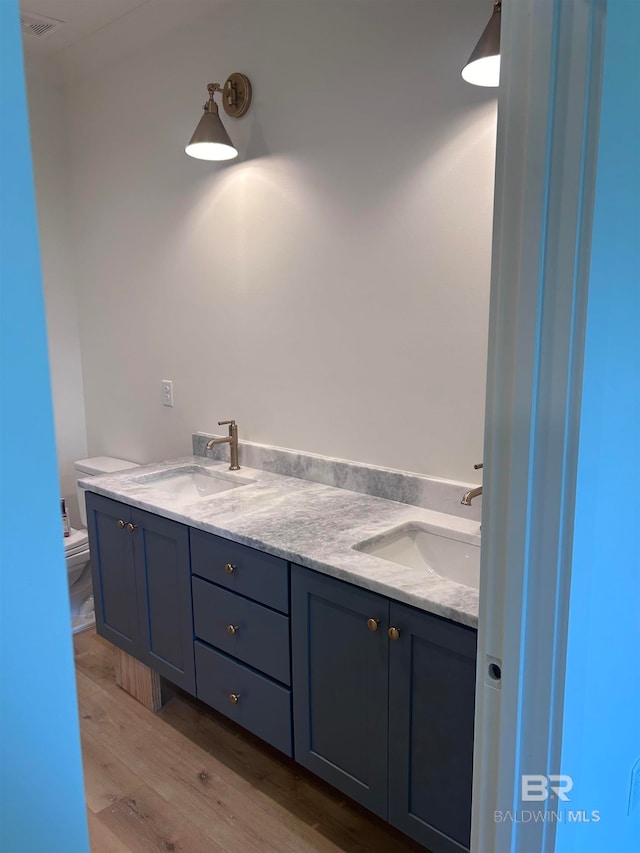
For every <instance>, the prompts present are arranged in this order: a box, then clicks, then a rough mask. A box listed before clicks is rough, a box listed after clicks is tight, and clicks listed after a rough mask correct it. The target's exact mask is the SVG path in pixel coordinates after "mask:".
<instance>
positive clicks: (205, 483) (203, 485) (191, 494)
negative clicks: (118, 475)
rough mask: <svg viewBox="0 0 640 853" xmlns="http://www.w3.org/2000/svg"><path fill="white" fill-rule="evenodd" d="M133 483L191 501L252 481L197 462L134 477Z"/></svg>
mask: <svg viewBox="0 0 640 853" xmlns="http://www.w3.org/2000/svg"><path fill="white" fill-rule="evenodd" d="M133 482H135V483H139V484H140V485H142V486H148V487H149V489H150V490H153V492H154V493H161V494H162V495H165V496H167V495H168V496H170V497H172V498H175V499H176V500H181V501H195V500H202V499H203V498H210V497H212V496H213V495H219V494H220V493H221V492H228V491H229V490H230V489H237V488H238V487H239V486H248V485H249V484H250V483H255V480H247V479H246V478H243V477H238V476H237V475H236V474H232V473H229V474H225V473H223V472H222V471H211V470H210V469H209V468H205V467H203V466H200V465H185V466H184V467H182V468H172V469H171V470H170V471H162V472H160V473H158V474H143V475H142V476H140V477H134V478H133Z"/></svg>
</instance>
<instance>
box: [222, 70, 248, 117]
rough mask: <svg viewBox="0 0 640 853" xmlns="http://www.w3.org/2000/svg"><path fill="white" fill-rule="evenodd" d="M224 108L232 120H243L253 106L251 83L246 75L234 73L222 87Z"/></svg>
mask: <svg viewBox="0 0 640 853" xmlns="http://www.w3.org/2000/svg"><path fill="white" fill-rule="evenodd" d="M222 106H223V108H224V111H225V113H226V114H227V115H228V116H231V118H241V117H242V116H243V115H244V114H245V113H246V111H247V110H248V109H249V107H250V106H251V83H250V82H249V78H248V77H247V75H246V74H241V73H240V72H239V71H234V73H233V74H229V76H228V77H227V79H226V80H225V84H224V86H223V87H222Z"/></svg>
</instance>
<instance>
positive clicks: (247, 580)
mask: <svg viewBox="0 0 640 853" xmlns="http://www.w3.org/2000/svg"><path fill="white" fill-rule="evenodd" d="M190 533H191V571H192V573H193V574H194V575H199V576H200V577H202V578H206V579H207V580H210V581H213V583H217V584H219V585H220V586H224V587H226V588H227V589H230V590H232V591H233V592H238V593H240V595H245V596H246V597H247V598H253V599H254V601H259V602H261V603H262V604H267V605H269V607H273V608H274V609H275V610H280V611H281V612H282V613H288V612H289V564H288V563H287V561H286V560H281V559H280V558H279V557H272V556H271V555H270V554H263V553H262V551H255V550H254V549H253V548H248V547H247V546H246V545H239V544H238V543H237V542H230V541H229V540H228V539H223V538H222V537H221V536H214V535H213V534H212V533H204V532H203V531H202V530H195V529H193V528H191V531H190Z"/></svg>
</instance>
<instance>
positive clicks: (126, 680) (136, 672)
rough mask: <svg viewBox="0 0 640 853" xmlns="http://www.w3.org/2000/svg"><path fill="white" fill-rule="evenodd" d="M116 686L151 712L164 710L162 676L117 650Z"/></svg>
mask: <svg viewBox="0 0 640 853" xmlns="http://www.w3.org/2000/svg"><path fill="white" fill-rule="evenodd" d="M115 652H116V661H115V668H116V684H117V685H118V686H119V687H122V689H123V690H126V691H127V693H130V694H131V696H133V697H134V699H137V700H138V702H141V703H142V704H143V705H144V706H145V708H149V710H150V711H159V710H160V708H162V687H161V684H160V676H159V675H158V673H157V672H154V671H153V670H152V669H149V667H148V666H145V664H143V663H140V661H139V660H136V659H135V658H132V657H131V655H128V654H127V653H126V652H123V651H122V649H116V650H115Z"/></svg>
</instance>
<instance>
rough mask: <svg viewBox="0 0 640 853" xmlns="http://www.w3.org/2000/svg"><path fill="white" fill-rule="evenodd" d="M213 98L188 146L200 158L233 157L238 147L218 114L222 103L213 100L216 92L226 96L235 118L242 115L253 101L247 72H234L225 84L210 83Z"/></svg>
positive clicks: (224, 100) (227, 110) (224, 101)
mask: <svg viewBox="0 0 640 853" xmlns="http://www.w3.org/2000/svg"><path fill="white" fill-rule="evenodd" d="M207 89H208V90H209V100H208V101H207V103H206V104H205V105H204V115H203V116H202V118H201V119H200V122H199V124H198V126H197V127H196V129H195V133H194V134H193V136H192V137H191V141H190V142H189V144H188V145H187V147H186V148H185V149H184V150H185V151H186V153H187V154H188V155H189V157H195V158H196V159H198V160H233V158H234V157H237V156H238V149H237V148H236V147H235V146H234V144H233V142H232V141H231V140H230V139H229V134H228V133H227V131H226V130H225V128H224V125H223V124H222V121H221V120H220V116H219V115H218V105H217V104H216V102H215V101H214V100H213V96H214V94H215V93H216V92H220V94H221V95H222V106H223V107H224V111H225V113H226V114H227V115H228V116H231V118H240V116H243V115H244V114H245V113H246V111H247V110H248V109H249V106H250V104H251V83H250V82H249V78H248V77H245V75H244V74H240V73H238V72H235V73H234V74H230V75H229V77H228V78H227V80H226V82H225V84H224V86H221V85H220V84H219V83H209V85H208V86H207Z"/></svg>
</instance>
